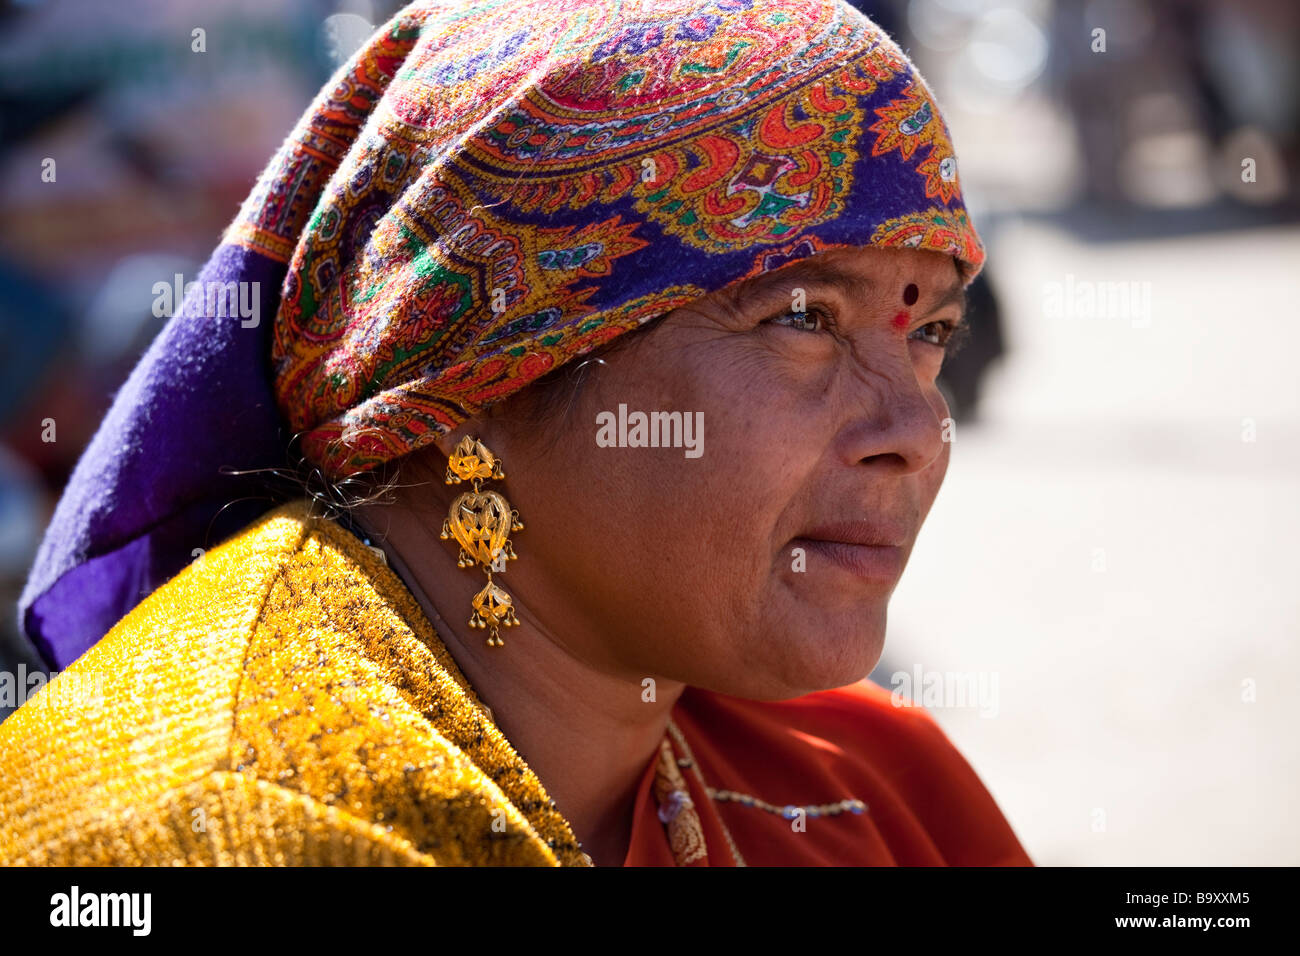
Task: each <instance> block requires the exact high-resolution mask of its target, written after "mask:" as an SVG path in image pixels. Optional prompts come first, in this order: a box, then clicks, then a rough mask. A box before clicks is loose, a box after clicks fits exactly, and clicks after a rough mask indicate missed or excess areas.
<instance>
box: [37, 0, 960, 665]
mask: <svg viewBox="0 0 1300 956" xmlns="http://www.w3.org/2000/svg"><path fill="white" fill-rule="evenodd" d="M861 246H875V247H880V248H913V249H929V250H935V251H938V252H941V253H945V254H948V255H951V256H952V257H953V258H954V259H955V260H956V262H957V265H958V267H959V269H960V271H961V274H962V276H963V278H964V279H965V280H966V281H968V282H969V280H970V279H972V278H973V277H974V276H975V274H976V273H977V272H978V271H979V269H980V267H981V265H982V263H983V257H984V253H983V249H982V247H981V244H980V240H979V237H978V236H977V235H976V233H975V230H974V228H973V227H972V225H971V223H970V220H969V218H968V216H967V213H966V210H965V207H964V206H963V204H962V199H961V192H960V185H959V178H958V174H957V164H956V158H955V157H954V155H953V148H952V143H951V141H950V139H949V135H948V130H947V128H946V126H945V125H944V122H943V120H942V118H941V117H940V115H939V111H938V108H937V107H936V105H935V102H934V99H933V97H932V95H931V93H930V91H929V89H928V88H927V87H926V85H925V83H924V81H923V80H922V79H921V77H920V76H919V74H917V72H916V71H915V69H914V68H913V67H912V65H911V63H910V62H909V61H908V60H907V58H906V57H905V56H904V55H903V54H902V52H901V51H900V50H899V49H898V47H897V46H896V45H895V44H894V43H893V41H891V40H890V39H889V37H888V36H886V35H885V34H884V33H883V32H882V31H881V30H880V29H879V28H877V27H876V26H875V25H874V24H872V23H871V22H870V21H869V20H868V19H866V18H865V17H864V16H863V15H862V14H860V13H858V12H857V11H856V10H854V9H853V8H852V7H850V6H848V5H847V4H846V3H844V2H842V0H655V2H640V3H637V2H627V0H485V2H478V3H465V2H446V0H418V2H415V3H412V4H410V5H409V6H407V7H406V8H404V9H403V10H402V11H401V12H400V13H398V14H397V15H396V16H395V17H394V18H393V19H392V20H391V21H390V22H389V23H387V24H386V25H385V26H384V27H383V28H382V29H380V30H379V31H378V32H377V33H376V34H375V35H374V36H373V37H372V38H371V39H370V40H369V41H368V42H367V43H366V44H365V45H364V46H363V47H362V48H361V49H360V50H359V51H358V52H357V53H356V54H355V55H354V56H352V58H351V59H350V60H349V61H348V62H347V63H346V64H345V65H344V66H342V67H341V68H340V69H339V70H338V72H337V73H336V74H335V75H334V77H333V78H332V79H331V80H330V82H329V83H328V84H327V85H326V86H325V88H324V89H323V90H322V91H321V93H320V94H319V95H318V96H317V98H316V99H315V101H314V102H313V103H312V104H311V106H310V107H309V108H308V109H307V111H306V112H305V113H304V115H303V117H302V119H301V120H300V121H299V123H298V124H297V126H296V127H295V128H294V130H293V131H292V133H291V134H290V135H289V136H288V138H287V139H286V140H285V142H284V143H283V144H282V146H281V147H280V149H279V150H278V151H277V153H276V155H275V156H274V157H273V158H272V160H271V162H270V164H269V165H268V166H267V168H266V170H265V171H264V172H263V174H262V176H261V177H260V178H259V180H258V182H257V185H256V187H255V188H254V189H253V191H252V193H251V194H250V195H249V197H248V199H247V200H246V202H245V203H244V205H243V207H242V209H241V210H240V212H239V214H238V216H237V217H236V218H235V220H234V221H233V222H232V223H231V224H230V226H229V227H228V228H227V229H226V231H225V233H224V235H223V237H222V242H221V244H220V245H219V246H218V248H217V250H216V252H214V254H213V257H212V259H211V260H209V263H208V265H207V266H206V267H205V269H204V271H203V273H201V274H200V276H199V282H198V283H197V284H196V288H197V292H196V293H195V294H191V295H189V296H188V297H187V298H186V300H185V303H184V307H183V308H182V310H181V312H180V313H179V314H178V315H177V316H175V317H174V318H173V319H172V320H171V321H170V322H169V323H168V325H167V327H166V328H164V330H163V331H162V332H161V333H160V334H159V337H158V340H157V341H155V343H154V345H153V346H152V347H151V349H150V351H149V352H148V354H146V356H145V357H144V358H143V359H142V360H141V363H140V365H139V366H138V367H137V368H136V370H135V371H134V372H133V373H132V376H131V378H130V379H129V380H128V382H127V384H126V386H124V387H123V389H122V390H121V391H120V392H119V394H118V395H117V397H116V400H115V402H114V405H113V408H112V409H111V410H110V412H109V415H108V417H107V418H106V419H105V422H104V424H103V425H102V426H101V429H100V432H99V433H98V434H97V435H96V437H95V440H94V441H93V442H92V444H91V446H90V447H89V448H88V449H87V451H86V453H85V455H84V456H83V458H82V460H81V462H80V463H79V464H78V467H77V470H76V472H74V475H73V478H72V480H71V482H70V483H69V487H68V489H67V490H66V491H65V494H64V497H63V499H62V500H61V501H60V503H59V507H58V509H57V511H56V514H55V517H54V520H53V522H52V523H51V527H50V530H49V531H48V532H47V536H46V539H45V541H44V542H43V543H42V547H41V552H40V554H39V555H38V557H37V562H36V565H35V567H34V568H33V570H32V574H31V576H30V578H29V580H28V582H27V587H26V589H25V591H24V594H23V597H22V600H21V602H20V616H21V621H22V626H23V628H24V630H25V632H26V633H27V634H28V635H29V636H30V637H31V638H32V640H33V642H34V643H35V644H36V646H37V648H38V649H39V650H40V651H41V653H42V655H43V656H44V658H45V659H46V661H47V662H49V663H51V664H53V665H55V666H58V665H61V664H64V663H67V661H69V660H71V659H72V658H73V657H75V656H77V655H78V654H79V653H80V652H81V651H82V650H84V649H85V648H86V647H89V646H90V644H92V643H94V641H96V640H98V639H99V637H101V636H102V635H103V634H104V633H105V632H106V631H107V630H108V628H109V627H110V626H111V625H112V624H113V623H115V622H116V621H117V620H118V619H119V618H120V617H121V616H123V615H124V614H125V613H127V612H128V611H129V610H130V609H131V608H132V607H133V606H134V605H135V604H136V603H137V602H138V601H139V600H140V599H141V598H142V597H143V596H144V595H145V594H147V593H149V592H150V591H151V590H152V589H154V588H155V587H157V586H158V585H160V584H161V583H163V582H164V581H165V580H166V579H167V577H170V576H171V575H172V574H174V573H176V571H178V570H179V569H180V568H181V567H183V565H184V563H185V562H186V561H188V560H189V559H190V557H191V555H192V554H193V553H194V552H195V550H196V549H198V548H201V547H208V546H211V545H212V544H213V543H215V542H216V541H218V540H220V538H221V537H223V536H224V535H226V534H229V533H231V532H233V531H234V530H237V528H238V527H239V525H240V523H242V522H246V521H247V520H251V518H252V517H255V516H256V511H254V510H252V507H251V506H249V505H248V504H247V503H246V502H240V503H239V504H238V505H237V506H236V507H235V508H233V509H232V508H227V507H225V506H228V505H230V504H231V502H232V501H234V500H235V499H238V498H239V497H240V495H241V494H246V493H247V492H248V488H247V485H246V482H244V483H241V481H243V480H242V479H239V478H236V477H233V476H230V475H223V474H222V473H221V472H220V471H219V469H220V468H221V466H235V467H240V468H248V467H250V466H254V465H264V466H276V465H279V464H281V463H282V461H283V455H284V447H285V442H286V438H287V436H288V435H289V434H296V435H299V436H300V437H301V439H302V450H303V452H304V454H305V455H306V457H307V458H308V459H309V460H310V461H312V462H313V463H315V464H317V465H318V466H320V467H321V469H322V470H323V472H324V473H325V474H326V475H328V476H330V477H334V478H338V477H342V476H346V475H350V474H355V473H358V472H361V471H365V470H367V469H371V468H374V467H375V466H377V465H379V464H382V463H384V462H389V461H393V460H395V459H398V458H400V457H402V456H404V455H407V454H409V453H411V452H413V451H415V450H417V449H419V448H421V447H424V446H426V445H428V444H430V443H431V442H432V441H433V440H434V439H435V438H436V437H437V436H438V435H439V434H442V433H444V432H447V431H449V430H451V429H453V428H455V427H456V426H457V425H459V424H460V423H461V422H463V421H464V420H465V419H466V418H468V417H470V416H473V415H475V414H477V413H478V412H479V411H481V410H482V409H483V408H485V407H486V406H488V405H491V404H492V403H494V402H497V401H500V400H501V399H503V398H505V397H507V396H509V395H511V394H512V393H514V392H516V391H518V390H520V389H522V388H524V387H526V386H527V385H528V384H529V383H530V382H533V381H535V380H536V379H538V378H539V377H541V376H543V375H545V374H546V373H548V372H549V371H551V370H552V369H555V368H557V367H560V366H562V365H564V364H565V363H567V362H569V361H571V360H572V359H574V358H575V357H577V356H581V355H583V354H584V353H587V352H590V351H591V350H592V349H595V348H597V347H599V346H601V345H603V344H605V343H607V342H609V341H610V340H611V339H613V338H615V337H617V336H618V335H620V334H622V333H624V332H627V331H629V330H633V329H636V328H637V327H638V326H639V325H641V324H643V323H646V322H648V321H650V320H651V319H653V318H655V317H657V316H659V315H661V314H664V313H666V312H669V311H671V310H673V309H675V308H677V307H679V306H682V305H684V304H686V303H688V302H690V301H692V300H693V299H696V298H698V297H699V296H701V295H704V294H707V293H709V292H713V291H715V290H717V289H720V288H722V287H723V286H726V285H729V284H731V283H733V282H736V281H739V280H742V279H745V278H749V277H752V276H755V275H759V274H761V273H764V272H767V271H770V270H773V269H776V268H779V267H781V266H782V265H785V264H786V263H789V262H791V261H794V260H796V259H799V258H803V257H806V256H810V255H814V254H816V253H818V252H821V251H823V250H827V249H831V248H835V247H861ZM231 282H235V283H239V284H241V285H240V288H244V287H246V286H249V285H252V284H253V283H257V285H256V286H254V288H256V289H257V290H258V291H257V293H256V296H255V298H256V301H257V302H258V303H259V304H260V306H261V308H262V310H263V314H265V315H268V316H270V315H274V322H265V323H262V328H260V329H251V330H250V329H248V328H245V327H242V326H244V325H245V324H246V323H241V322H240V321H238V319H237V318H236V319H231V318H227V317H226V316H227V313H226V312H225V311H224V310H222V309H221V308H220V306H221V302H220V301H219V300H218V301H217V302H216V303H215V304H214V301H213V297H212V296H211V295H207V296H205V295H204V294H203V293H204V290H205V289H209V288H211V287H212V286H213V285H214V284H215V285H217V286H222V285H226V286H228V285H229V283H231ZM218 313H220V314H219V315H218ZM268 357H269V362H268ZM261 507H263V508H264V507H265V504H264V503H262V504H261Z"/></svg>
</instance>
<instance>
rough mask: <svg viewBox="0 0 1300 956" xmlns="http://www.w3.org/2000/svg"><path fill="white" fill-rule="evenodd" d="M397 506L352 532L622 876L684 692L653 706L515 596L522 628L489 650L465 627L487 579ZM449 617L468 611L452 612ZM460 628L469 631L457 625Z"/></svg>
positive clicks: (672, 692) (660, 694) (363, 517)
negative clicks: (371, 549) (636, 816)
mask: <svg viewBox="0 0 1300 956" xmlns="http://www.w3.org/2000/svg"><path fill="white" fill-rule="evenodd" d="M394 507H395V506H392V505H389V506H386V507H385V508H384V509H383V510H377V511H375V512H372V513H370V514H366V513H365V512H364V511H361V512H359V513H358V514H357V515H356V523H357V524H359V525H361V526H362V527H363V528H365V530H366V531H367V533H368V534H369V535H370V538H371V542H372V544H374V545H376V546H378V547H380V548H382V549H383V551H384V553H385V555H386V556H387V558H388V563H389V566H390V567H392V568H393V570H394V571H395V573H397V574H398V576H399V577H401V578H402V580H403V581H404V582H405V583H406V585H407V587H408V588H409V589H410V591H411V593H412V594H413V595H414V597H415V599H416V600H417V601H418V602H419V604H420V606H421V608H422V609H423V610H424V612H425V614H426V615H427V616H428V618H429V621H430V623H431V624H432V625H433V626H434V629H435V630H436V631H437V633H438V636H439V637H440V638H441V639H442V641H443V643H444V644H445V645H446V647H447V651H448V653H450V654H451V657H452V659H453V660H455V662H456V665H457V666H458V667H459V668H460V669H461V671H462V673H464V675H465V677H466V679H467V680H468V681H469V682H470V685H471V686H472V687H473V688H474V692H475V693H476V694H477V695H478V697H479V699H480V700H481V701H482V702H483V703H484V704H485V705H486V706H487V707H488V708H489V709H490V711H491V713H492V717H493V720H494V721H495V723H496V725H497V727H498V728H499V729H500V730H501V732H502V733H503V734H504V735H505V737H506V739H507V740H509V741H510V743H511V744H512V745H513V746H514V748H515V749H516V751H518V753H519V754H520V756H521V757H523V759H524V761H525V762H526V763H527V764H528V765H529V767H531V768H532V770H533V772H534V773H536V774H537V777H538V779H539V780H540V781H541V782H542V785H543V786H544V787H545V788H546V791H547V792H548V794H549V795H550V797H551V799H553V800H554V801H555V803H556V806H557V807H558V809H559V811H560V813H561V814H562V815H563V816H564V817H565V819H567V820H568V821H569V823H570V825H571V826H572V827H573V830H574V835H575V836H576V837H577V839H578V840H579V841H580V842H581V843H582V848H583V851H584V852H585V853H587V854H588V855H589V856H591V857H592V859H593V861H594V862H595V863H596V865H598V866H621V865H622V863H623V860H624V858H625V856H626V854H627V849H628V844H629V841H630V839H631V833H632V822H633V817H632V813H633V807H634V804H635V801H636V796H637V790H638V785H639V784H640V781H641V780H642V778H643V776H644V774H645V771H646V767H647V766H648V765H649V762H650V761H651V760H653V759H655V757H656V754H657V751H658V747H659V743H660V741H661V740H662V739H663V736H664V733H665V732H666V729H667V724H668V718H669V715H670V713H671V710H672V706H673V704H674V703H675V702H676V699H677V697H678V696H680V694H681V691H682V690H683V687H682V686H681V685H680V684H678V685H673V686H664V682H663V681H659V682H658V683H657V686H656V687H655V692H654V693H653V694H651V695H649V696H650V697H651V698H652V699H651V700H646V699H645V698H646V694H645V692H644V688H643V687H642V684H641V682H640V681H635V680H627V679H625V678H619V677H615V676H612V675H610V674H608V673H605V672H602V671H601V670H599V669H597V668H594V667H592V666H590V665H588V664H587V663H585V662H584V661H582V660H580V659H578V658H577V657H576V656H574V655H573V654H571V653H570V652H569V651H568V650H566V649H565V647H564V646H563V645H562V644H561V643H560V642H558V641H556V640H554V639H553V637H552V635H550V634H548V633H547V632H546V629H545V628H544V627H543V626H541V625H540V623H539V622H538V621H537V620H536V618H535V617H534V616H533V615H532V614H531V613H529V609H528V608H527V607H525V606H522V605H520V604H519V603H518V599H517V597H516V599H515V600H516V614H517V615H518V617H519V621H520V625H519V626H518V627H514V628H506V629H503V630H502V637H503V638H505V641H506V645H505V646H504V647H488V646H486V642H485V641H484V639H483V636H482V632H481V631H475V630H473V629H471V628H470V627H469V626H468V616H469V609H470V603H469V595H472V594H473V593H474V591H476V590H477V589H478V588H479V587H481V586H482V584H483V581H484V578H483V575H482V573H481V569H476V570H477V571H478V573H477V574H476V575H471V574H470V573H469V572H468V571H467V570H464V569H459V568H457V567H456V562H455V556H454V553H453V552H452V549H450V548H448V547H446V546H445V545H443V544H442V542H440V541H439V540H438V538H437V536H436V534H435V533H431V529H429V528H427V527H425V525H424V521H425V520H427V519H420V518H419V517H417V516H414V515H410V514H401V515H400V516H399V515H397V514H394V513H393V512H392V511H391V510H390V509H392V508H394ZM385 512H387V515H386V514H385ZM498 583H500V584H502V585H503V586H504V585H507V584H508V582H507V581H504V580H499V579H498ZM452 608H460V609H463V610H462V612H461V613H460V614H455V613H452V611H451V609H452ZM440 609H443V610H447V611H448V613H447V614H443V613H441V611H440ZM462 618H463V619H464V623H457V624H453V623H452V621H453V620H454V621H457V622H460V621H461V620H462Z"/></svg>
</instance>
